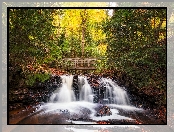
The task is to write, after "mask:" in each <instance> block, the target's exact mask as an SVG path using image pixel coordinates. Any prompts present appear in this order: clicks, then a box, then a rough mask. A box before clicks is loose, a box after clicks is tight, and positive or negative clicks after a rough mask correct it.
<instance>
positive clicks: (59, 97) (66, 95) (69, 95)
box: [50, 75, 76, 102]
mask: <svg viewBox="0 0 174 132" xmlns="http://www.w3.org/2000/svg"><path fill="white" fill-rule="evenodd" d="M61 79H62V86H61V87H60V88H58V89H57V90H55V92H54V93H53V95H52V96H51V97H50V102H72V101H76V98H75V94H74V91H73V90H72V83H73V76H72V75H71V76H66V75H63V76H61Z"/></svg>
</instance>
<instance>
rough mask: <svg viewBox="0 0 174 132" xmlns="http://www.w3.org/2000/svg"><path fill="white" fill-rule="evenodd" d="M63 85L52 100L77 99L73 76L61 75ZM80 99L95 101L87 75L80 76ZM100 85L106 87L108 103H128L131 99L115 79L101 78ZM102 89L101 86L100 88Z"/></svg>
mask: <svg viewBox="0 0 174 132" xmlns="http://www.w3.org/2000/svg"><path fill="white" fill-rule="evenodd" d="M61 78H62V86H61V88H58V89H57V90H56V91H55V92H54V93H53V95H52V96H51V97H50V102H72V101H76V100H77V99H76V97H75V93H74V91H73V89H72V84H73V76H72V75H70V76H66V75H63V76H61ZM78 85H79V101H87V102H93V96H94V93H93V91H92V88H91V86H90V85H89V83H88V80H87V77H86V76H78ZM100 86H102V87H104V88H105V91H104V100H107V101H108V103H110V104H111V103H113V104H122V105H128V104H129V99H128V96H127V93H126V91H125V90H124V89H122V88H121V87H119V86H118V85H117V84H116V83H115V82H114V81H112V80H111V79H108V78H101V79H100ZM99 91H100V88H99Z"/></svg>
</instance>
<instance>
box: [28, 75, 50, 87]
mask: <svg viewBox="0 0 174 132" xmlns="http://www.w3.org/2000/svg"><path fill="white" fill-rule="evenodd" d="M49 78H50V75H49V74H46V73H44V74H42V73H36V74H29V75H28V76H27V80H26V84H27V85H30V86H33V84H34V83H36V82H44V81H46V80H48V79H49Z"/></svg>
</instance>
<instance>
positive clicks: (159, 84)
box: [7, 8, 167, 116]
mask: <svg viewBox="0 0 174 132" xmlns="http://www.w3.org/2000/svg"><path fill="white" fill-rule="evenodd" d="M166 9H167V8H126V9H124V8H113V9H111V8H108V9H107V8H99V9H93V8H92V9H91V8H79V9H78V8H77V9H75V8H69V9H64V8H60V9H54V8H49V9H46V8H31V9H30V8H28V9H27V8H21V9H20V8H9V9H8V24H7V25H8V85H9V87H8V89H9V91H13V89H19V88H20V89H23V88H26V87H34V86H36V85H37V83H38V82H41V83H44V82H46V81H47V80H49V79H50V78H51V76H52V75H53V74H54V75H58V76H61V75H63V74H68V75H70V74H73V75H76V74H84V72H83V71H82V70H79V71H78V70H77V71H72V70H69V69H68V67H69V65H68V64H66V62H65V61H64V59H65V58H77V57H78V58H96V63H95V64H94V66H95V68H96V69H95V70H86V71H85V74H90V75H91V76H92V75H100V76H105V77H111V78H114V79H115V80H116V81H117V83H118V85H119V86H124V87H126V88H127V91H128V92H130V93H133V94H136V95H137V96H140V97H143V99H144V100H146V99H147V98H150V99H149V100H150V102H151V103H154V106H153V108H154V107H156V106H158V107H159V109H160V110H161V109H162V110H163V111H165V110H166V109H165V108H166V76H167V75H166V74H167V73H166V72H167V70H166V67H167V66H166V65H167V64H166V62H167V60H166V56H167V49H166V47H167V43H166V31H167V30H166V23H167V20H166V18H167V10H166ZM9 100H10V101H11V102H13V101H12V99H11V98H10V97H9ZM164 114H165V113H164ZM161 116H162V115H161ZM163 116H165V115H163Z"/></svg>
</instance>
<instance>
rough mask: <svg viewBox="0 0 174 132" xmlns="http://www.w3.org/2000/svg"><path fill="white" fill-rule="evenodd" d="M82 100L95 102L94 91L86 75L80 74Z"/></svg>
mask: <svg viewBox="0 0 174 132" xmlns="http://www.w3.org/2000/svg"><path fill="white" fill-rule="evenodd" d="M79 88H80V89H79V91H80V101H83V100H84V101H88V102H93V92H92V89H91V86H90V85H89V83H88V80H87V78H86V77H83V76H79Z"/></svg>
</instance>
